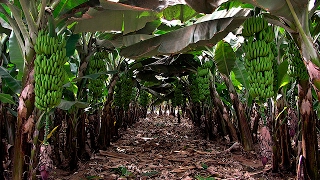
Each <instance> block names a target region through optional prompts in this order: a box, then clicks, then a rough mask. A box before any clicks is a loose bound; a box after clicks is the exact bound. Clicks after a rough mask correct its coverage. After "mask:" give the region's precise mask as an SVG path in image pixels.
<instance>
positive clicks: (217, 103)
mask: <svg viewBox="0 0 320 180" xmlns="http://www.w3.org/2000/svg"><path fill="white" fill-rule="evenodd" d="M210 96H211V99H213V104H214V107H218V108H219V110H218V112H219V114H220V116H221V120H224V121H225V122H226V123H227V126H228V128H229V133H230V140H231V139H232V140H233V141H238V140H239V138H238V135H237V130H236V127H235V126H234V124H233V123H232V122H231V117H230V115H229V113H228V110H227V108H226V107H225V106H224V104H223V102H222V100H221V98H220V96H219V94H218V92H217V91H216V90H215V88H214V86H213V85H210ZM220 124H224V123H223V122H221V123H220ZM223 128H224V127H223Z"/></svg>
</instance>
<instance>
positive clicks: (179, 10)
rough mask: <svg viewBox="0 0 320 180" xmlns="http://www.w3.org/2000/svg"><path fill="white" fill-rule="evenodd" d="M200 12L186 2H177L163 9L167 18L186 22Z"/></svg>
mask: <svg viewBox="0 0 320 180" xmlns="http://www.w3.org/2000/svg"><path fill="white" fill-rule="evenodd" d="M196 14H198V13H197V12H196V11H195V10H193V9H192V8H191V7H189V6H187V5H185V4H177V5H174V6H169V7H167V8H166V9H164V10H163V16H164V18H165V19H167V20H169V21H171V20H180V21H181V22H185V21H187V20H189V19H191V18H192V17H194V16H195V15H196Z"/></svg>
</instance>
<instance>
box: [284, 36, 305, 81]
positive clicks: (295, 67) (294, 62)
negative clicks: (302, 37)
mask: <svg viewBox="0 0 320 180" xmlns="http://www.w3.org/2000/svg"><path fill="white" fill-rule="evenodd" d="M289 43H290V45H289V47H288V53H287V56H288V75H289V76H291V77H294V78H298V79H299V80H304V81H305V80H308V79H309V74H308V71H307V68H306V66H305V65H304V63H303V59H302V58H301V55H300V53H299V50H298V49H297V48H296V46H295V45H294V43H293V42H289Z"/></svg>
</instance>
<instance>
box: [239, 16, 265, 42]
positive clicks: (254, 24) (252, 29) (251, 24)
mask: <svg viewBox="0 0 320 180" xmlns="http://www.w3.org/2000/svg"><path fill="white" fill-rule="evenodd" d="M266 27H268V22H267V21H266V20H265V19H264V18H263V17H260V16H259V17H256V16H252V17H249V18H248V19H246V21H245V22H244V23H243V29H242V36H244V37H251V36H253V35H254V34H255V33H258V32H260V31H262V30H263V29H265V28H266Z"/></svg>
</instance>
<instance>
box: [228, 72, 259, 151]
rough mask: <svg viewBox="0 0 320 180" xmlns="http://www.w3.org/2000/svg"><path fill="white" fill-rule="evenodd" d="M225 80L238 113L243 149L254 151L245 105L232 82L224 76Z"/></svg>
mask: <svg viewBox="0 0 320 180" xmlns="http://www.w3.org/2000/svg"><path fill="white" fill-rule="evenodd" d="M223 79H224V81H225V83H226V85H227V87H228V89H229V94H230V99H231V101H232V105H233V107H234V110H235V111H236V116H237V118H238V126H239V130H240V135H241V142H242V145H243V148H244V150H245V151H251V150H252V149H253V138H252V134H251V129H250V125H249V122H248V120H247V116H246V111H245V107H244V104H243V103H241V102H240V100H239V97H238V94H237V92H236V90H235V89H234V86H233V84H232V82H231V80H230V79H229V78H228V77H226V76H223Z"/></svg>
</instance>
